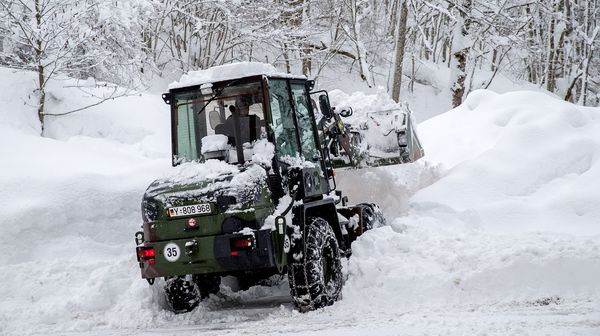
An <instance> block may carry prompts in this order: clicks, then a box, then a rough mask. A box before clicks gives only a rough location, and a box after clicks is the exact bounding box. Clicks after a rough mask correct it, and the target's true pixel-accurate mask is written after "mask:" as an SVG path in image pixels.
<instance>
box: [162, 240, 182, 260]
mask: <svg viewBox="0 0 600 336" xmlns="http://www.w3.org/2000/svg"><path fill="white" fill-rule="evenodd" d="M163 255H164V256H165V259H167V261H169V262H174V261H177V259H179V256H180V255H181V252H180V250H179V246H177V244H175V243H168V244H167V245H166V246H165V249H164V250H163Z"/></svg>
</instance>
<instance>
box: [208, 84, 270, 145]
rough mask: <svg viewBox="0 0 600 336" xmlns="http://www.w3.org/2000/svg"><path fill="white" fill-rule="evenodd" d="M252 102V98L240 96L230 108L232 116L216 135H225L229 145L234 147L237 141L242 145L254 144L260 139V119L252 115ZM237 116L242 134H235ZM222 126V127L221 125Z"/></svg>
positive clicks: (217, 130) (219, 128)
mask: <svg viewBox="0 0 600 336" xmlns="http://www.w3.org/2000/svg"><path fill="white" fill-rule="evenodd" d="M251 102H252V96H250V95H244V96H238V97H237V98H236V99H235V104H234V105H230V106H229V112H231V115H230V116H229V117H228V118H227V120H225V122H224V123H223V124H222V127H218V129H215V132H216V133H219V134H225V135H227V137H228V138H229V143H230V144H231V145H233V146H235V145H236V143H237V141H236V140H239V141H241V143H242V144H243V143H246V142H249V143H252V142H254V141H255V140H257V139H258V136H259V135H260V119H259V118H258V117H257V116H255V115H250V103H251ZM236 114H237V116H238V120H239V125H240V129H239V130H240V134H238V135H237V139H236V134H235V115H236ZM219 126H221V125H219Z"/></svg>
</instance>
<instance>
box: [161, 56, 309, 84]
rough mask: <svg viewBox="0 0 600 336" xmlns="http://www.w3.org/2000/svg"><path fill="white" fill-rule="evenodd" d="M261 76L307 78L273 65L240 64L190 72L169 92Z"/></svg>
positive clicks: (257, 63)
mask: <svg viewBox="0 0 600 336" xmlns="http://www.w3.org/2000/svg"><path fill="white" fill-rule="evenodd" d="M260 75H267V76H275V77H283V78H306V77H304V76H295V75H290V74H288V73H285V72H281V71H279V70H277V69H276V68H275V67H274V66H272V65H271V64H266V63H259V62H238V63H232V64H225V65H219V66H215V67H212V68H208V69H205V70H198V71H190V72H189V73H187V74H185V75H183V76H182V77H181V79H180V80H179V81H176V82H173V83H171V84H170V85H169V90H172V89H177V88H182V87H186V86H192V85H200V84H207V83H215V82H221V81H226V80H231V79H236V78H244V77H251V76H260Z"/></svg>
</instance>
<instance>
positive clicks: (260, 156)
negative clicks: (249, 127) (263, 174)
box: [252, 139, 275, 167]
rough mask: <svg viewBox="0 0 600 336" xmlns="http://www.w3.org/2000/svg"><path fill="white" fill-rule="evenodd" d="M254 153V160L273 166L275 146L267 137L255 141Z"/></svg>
mask: <svg viewBox="0 0 600 336" xmlns="http://www.w3.org/2000/svg"><path fill="white" fill-rule="evenodd" d="M253 150H254V154H252V161H253V162H256V163H260V164H263V165H265V166H267V167H271V162H272V160H273V155H274V154H275V146H274V145H273V144H272V143H270V142H269V141H268V140H267V139H261V140H258V141H256V142H255V143H254V148H253Z"/></svg>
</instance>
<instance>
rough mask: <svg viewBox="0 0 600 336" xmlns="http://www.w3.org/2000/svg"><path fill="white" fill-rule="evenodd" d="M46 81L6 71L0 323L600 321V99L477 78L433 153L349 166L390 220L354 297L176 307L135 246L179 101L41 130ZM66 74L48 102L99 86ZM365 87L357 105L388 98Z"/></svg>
mask: <svg viewBox="0 0 600 336" xmlns="http://www.w3.org/2000/svg"><path fill="white" fill-rule="evenodd" d="M33 79H34V78H33V76H32V75H29V74H22V73H12V72H11V71H9V70H6V69H0V157H2V158H3V160H2V168H1V170H0V172H1V173H0V191H1V192H0V204H1V205H2V207H3V209H4V211H3V213H2V216H0V233H1V234H0V273H1V274H2V277H1V279H2V280H0V298H1V299H0V335H30V334H35V335H79V334H88V335H89V334H91V335H196V334H203V335H204V334H206V335H224V334H301V335H317V334H318V335H323V334H324V335H448V334H451V335H599V334H600V222H599V219H600V188H599V185H600V182H598V181H600V162H599V161H598V160H599V158H600V109H591V108H581V107H577V106H574V105H571V104H568V103H564V102H562V101H560V100H557V99H555V98H552V97H550V96H548V95H545V94H540V93H534V92H514V93H506V94H495V93H492V92H490V91H476V92H474V93H472V94H471V96H470V97H469V99H468V100H467V101H466V102H465V103H464V104H463V105H462V106H461V107H459V108H457V109H455V110H452V111H450V112H447V113H445V114H442V115H440V116H437V117H434V118H431V119H430V120H428V121H426V122H424V123H422V124H420V125H419V131H420V136H421V138H422V140H423V144H424V147H425V151H426V157H425V158H424V159H423V160H421V161H420V162H418V163H414V164H410V165H404V166H397V167H384V168H377V169H369V170H361V171H352V170H347V171H341V172H339V174H338V185H340V186H341V189H343V190H344V191H345V192H347V193H348V194H349V195H350V198H351V201H356V202H359V201H375V202H378V203H379V204H381V205H382V207H383V209H384V211H385V213H386V215H387V218H388V224H389V225H388V226H385V227H381V228H377V229H374V230H372V231H370V232H367V233H366V234H365V235H364V236H362V237H361V238H359V240H358V241H357V242H355V243H354V245H353V251H354V254H353V256H352V258H350V260H349V261H348V262H347V264H346V265H345V272H346V274H347V281H346V285H345V288H344V292H343V300H342V301H340V302H338V303H336V304H335V305H334V306H332V307H328V308H326V309H323V310H319V311H316V312H311V313H307V314H300V313H297V312H296V311H294V310H293V308H292V305H291V302H290V299H289V297H288V294H289V292H288V288H287V284H286V281H285V280H281V281H279V282H278V283H277V285H276V286H274V287H260V286H259V287H253V288H251V289H250V290H248V291H245V292H235V291H233V290H231V289H230V288H229V287H227V286H224V287H223V288H222V293H221V294H220V295H219V296H213V297H211V298H209V299H208V300H207V301H205V302H204V303H202V304H201V306H200V307H198V308H197V309H196V310H194V311H193V312H191V313H188V314H182V315H174V314H172V313H170V312H168V311H167V310H165V309H164V308H163V307H164V299H163V298H161V296H160V295H159V294H158V292H157V291H156V290H155V289H154V288H153V287H149V286H148V285H147V283H146V282H145V281H143V280H142V279H140V277H139V269H138V266H137V263H136V260H135V255H134V242H133V234H134V233H135V231H137V229H138V228H139V226H140V221H141V215H140V199H141V195H142V193H143V191H144V189H145V188H146V186H147V185H148V184H149V183H150V182H151V181H152V180H153V179H154V178H155V177H157V176H160V175H162V174H163V173H164V172H165V171H167V170H168V169H169V168H170V157H169V156H170V153H169V150H170V148H169V145H170V140H169V133H168V132H169V125H168V121H169V116H168V108H167V106H166V105H164V103H162V101H161V99H160V98H159V97H157V96H152V95H142V96H132V97H127V98H123V99H119V100H116V101H110V102H108V103H106V104H103V105H100V106H98V107H95V108H92V109H89V110H86V111H83V112H81V113H78V114H72V115H69V116H66V117H61V118H57V119H55V120H51V121H49V124H48V128H47V135H48V136H49V137H47V138H40V137H39V135H38V133H39V129H38V128H37V125H36V118H37V117H36V115H35V110H34V109H33V108H32V107H30V106H29V105H27V104H31V102H28V101H24V100H23V99H25V100H26V99H27V95H28V90H30V89H31V88H32V87H33ZM65 83H66V82H53V83H51V84H52V87H51V91H52V95H53V99H52V100H51V103H50V104H49V108H50V110H54V111H56V112H60V110H61V109H69V108H72V106H78V105H79V104H84V103H85V102H86V100H87V99H88V98H85V97H82V93H81V92H80V91H79V90H77V89H74V88H64V87H63V86H68V85H65ZM94 90H100V89H94ZM94 92H96V93H97V91H94ZM359 94H360V93H357V95H359ZM338 97H340V99H341V98H344V99H346V100H352V96H345V97H344V96H343V95H338ZM354 98H355V99H354V105H355V109H356V111H357V113H360V111H361V110H368V109H377V108H378V106H380V105H382V104H385V103H386V102H385V97H380V98H377V97H370V98H369V97H367V98H369V99H367V100H361V99H356V97H354ZM361 101H363V102H365V104H363V105H364V106H363V105H361V103H360V102H361ZM366 102H368V106H366V105H367V103H366ZM340 103H342V102H340ZM233 287H235V286H233Z"/></svg>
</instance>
